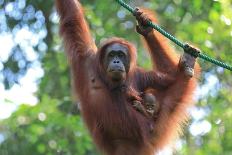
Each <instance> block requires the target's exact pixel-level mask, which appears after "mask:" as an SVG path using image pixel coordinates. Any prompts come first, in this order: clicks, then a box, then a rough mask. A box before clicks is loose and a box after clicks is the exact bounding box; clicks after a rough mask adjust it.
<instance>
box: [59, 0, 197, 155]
mask: <svg viewBox="0 0 232 155" xmlns="http://www.w3.org/2000/svg"><path fill="white" fill-rule="evenodd" d="M56 6H57V10H58V13H59V15H60V25H61V35H62V37H63V39H64V43H65V49H66V53H67V56H68V58H69V60H70V64H71V68H72V75H73V79H74V87H75V89H76V94H77V95H78V97H79V99H80V101H81V107H82V115H83V118H84V121H85V123H86V125H87V127H88V129H89V131H90V134H91V135H92V137H93V139H94V142H95V144H96V145H97V146H98V148H99V149H100V150H102V151H103V152H104V153H105V154H107V155H153V154H154V152H157V151H159V150H160V149H162V148H163V147H164V146H165V145H167V144H170V142H172V140H173V139H174V138H176V137H177V136H178V135H179V132H180V131H181V126H182V125H183V124H184V123H185V122H186V120H187V117H186V114H187V108H189V106H191V105H192V103H191V99H192V95H193V91H194V89H195V87H196V83H197V80H196V77H193V78H191V79H190V78H189V77H186V76H185V75H184V73H183V71H182V70H181V69H180V68H179V66H178V61H179V58H178V56H177V55H176V54H175V52H174V51H173V50H172V49H171V48H170V47H169V46H168V44H167V43H166V42H165V40H164V39H163V37H162V36H161V35H159V34H157V33H156V32H155V31H154V32H152V33H150V34H149V35H148V36H146V37H145V38H144V39H145V41H146V43H147V46H148V48H149V51H150V54H151V57H152V62H153V63H154V69H153V70H152V71H149V72H148V71H145V70H143V69H141V68H139V67H137V66H136V49H135V48H134V46H133V45H132V44H130V43H129V42H127V41H125V40H123V39H120V38H113V39H111V40H108V41H107V42H105V43H104V44H103V45H102V47H101V48H99V49H96V46H95V44H94V43H93V42H92V39H91V36H90V32H89V28H88V25H87V23H86V21H85V19H84V13H83V11H82V7H81V4H80V2H79V1H76V0H65V1H64V0H56ZM151 18H153V16H152V17H151ZM154 20H156V18H154ZM113 43H120V44H123V45H126V46H127V47H128V50H129V55H130V58H131V59H130V60H131V62H130V63H131V65H130V70H129V72H128V74H127V79H126V82H125V84H124V85H123V86H122V87H119V88H113V87H112V86H111V85H110V84H109V81H108V79H107V77H106V74H105V72H104V70H103V69H102V67H101V63H102V58H101V55H102V54H103V55H104V48H105V47H106V46H108V45H111V44H113ZM197 68H198V65H196V68H195V70H197ZM147 89H154V90H155V93H154V95H155V96H156V98H157V99H158V102H159V104H160V111H159V114H158V117H157V119H154V120H151V119H148V118H146V117H144V116H143V115H141V114H140V113H139V112H137V111H136V110H135V109H134V108H133V107H132V105H131V103H130V102H129V101H128V100H127V98H128V94H130V95H132V96H133V95H135V96H136V95H137V92H144V91H145V90H147Z"/></svg>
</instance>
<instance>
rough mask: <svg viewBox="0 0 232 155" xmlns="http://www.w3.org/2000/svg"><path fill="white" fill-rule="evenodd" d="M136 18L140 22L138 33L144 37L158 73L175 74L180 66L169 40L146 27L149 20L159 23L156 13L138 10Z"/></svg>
mask: <svg viewBox="0 0 232 155" xmlns="http://www.w3.org/2000/svg"><path fill="white" fill-rule="evenodd" d="M135 16H136V18H137V20H138V22H139V25H138V26H137V31H138V32H139V33H140V34H142V35H143V39H144V40H145V42H146V45H147V47H148V49H149V51H150V55H151V59H152V62H153V65H154V68H155V69H156V71H159V72H162V73H167V74H175V73H176V71H177V66H178V56H177V54H176V53H175V52H174V51H173V50H172V48H170V47H169V46H168V44H167V40H165V38H164V37H163V36H162V35H161V34H159V33H158V32H156V31H155V30H153V29H152V28H149V27H146V26H144V25H146V24H147V21H148V20H151V21H153V22H157V19H156V17H155V15H154V13H153V12H151V11H149V10H146V9H137V12H136V13H135Z"/></svg>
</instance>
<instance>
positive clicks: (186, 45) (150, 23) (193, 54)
mask: <svg viewBox="0 0 232 155" xmlns="http://www.w3.org/2000/svg"><path fill="white" fill-rule="evenodd" d="M116 1H117V2H118V3H119V4H120V5H121V6H122V7H124V8H126V9H127V10H128V11H130V12H131V13H134V11H135V9H134V8H132V7H131V6H129V5H128V4H126V3H125V2H124V1H123V0H116ZM148 26H150V27H152V28H154V29H155V30H156V31H158V32H159V33H161V34H162V35H164V36H165V37H166V38H168V39H169V40H171V41H172V42H174V43H175V44H176V45H178V46H180V47H181V48H183V49H184V51H185V52H188V50H186V48H187V47H189V45H188V44H186V43H182V42H181V41H179V40H178V39H177V38H176V37H174V36H172V35H171V34H169V33H168V32H167V31H165V30H164V29H162V28H161V27H160V26H159V25H157V24H154V23H152V22H151V21H149V22H148ZM188 53H189V54H191V55H192V56H194V57H199V58H201V59H203V60H206V61H208V62H211V63H213V64H215V65H217V66H220V67H223V68H225V69H228V70H230V71H232V66H231V65H228V64H226V63H224V62H221V61H218V60H216V59H213V58H210V57H209V56H207V55H205V54H203V53H201V52H200V51H199V53H197V54H196V53H193V52H188Z"/></svg>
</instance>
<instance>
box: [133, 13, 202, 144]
mask: <svg viewBox="0 0 232 155" xmlns="http://www.w3.org/2000/svg"><path fill="white" fill-rule="evenodd" d="M144 13H145V14H144ZM149 15H150V16H149ZM135 16H136V17H137V19H138V21H139V26H138V27H137V31H138V32H139V33H140V34H142V35H143V37H144V40H145V42H146V43H147V46H148V48H149V51H150V54H151V57H152V62H153V63H154V67H155V70H153V71H151V73H152V74H151V73H150V75H149V74H148V73H149V72H147V73H146V74H147V75H146V74H145V75H146V76H145V77H146V78H147V79H152V80H150V81H153V82H150V81H148V80H147V82H148V83H147V84H146V87H149V85H150V86H152V85H154V84H153V83H154V82H158V83H159V84H163V83H164V84H166V87H165V89H163V90H158V91H157V94H155V95H156V97H157V98H158V101H159V104H160V111H159V114H158V116H157V120H156V121H155V127H154V130H155V131H154V132H155V133H156V135H157V137H156V139H157V140H155V145H156V146H157V147H158V148H161V147H163V145H164V144H166V142H168V141H169V140H170V138H176V136H177V135H178V132H180V131H181V125H183V123H185V121H186V120H187V117H186V116H187V110H188V108H189V107H190V106H191V105H192V98H193V95H194V90H195V88H196V84H197V75H198V74H199V65H198V64H195V58H193V57H191V56H186V55H184V59H183V60H182V61H179V58H178V56H177V54H175V52H174V51H173V50H172V49H171V48H170V47H169V46H168V44H167V43H166V41H165V40H164V37H163V36H161V35H160V34H159V33H157V32H155V31H154V30H153V29H152V28H149V27H146V26H144V25H146V22H147V20H152V21H155V22H156V19H155V18H154V16H153V15H152V14H151V13H149V14H148V13H147V12H144V11H142V12H141V11H140V10H138V11H137V14H136V15H135ZM179 62H180V63H179ZM186 64H187V66H190V67H192V68H193V69H194V71H195V76H193V77H191V76H189V75H190V74H186V72H185V66H186ZM194 64H195V65H194ZM159 72H161V73H163V74H164V75H166V77H165V76H163V77H161V78H160V79H159V78H155V77H156V76H155V75H157V74H158V73H159ZM169 79H171V80H169ZM144 81H145V80H144ZM167 81H171V82H167ZM153 88H154V89H155V87H153Z"/></svg>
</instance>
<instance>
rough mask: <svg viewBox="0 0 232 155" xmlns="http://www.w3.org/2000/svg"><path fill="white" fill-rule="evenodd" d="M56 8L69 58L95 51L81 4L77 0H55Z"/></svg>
mask: <svg viewBox="0 0 232 155" xmlns="http://www.w3.org/2000/svg"><path fill="white" fill-rule="evenodd" d="M56 8H57V11H58V14H59V15H60V32H61V35H62V37H63V39H64V42H65V48H66V51H67V55H68V57H69V59H70V60H72V59H74V58H75V55H76V54H77V53H78V54H80V55H88V54H87V53H88V52H90V51H95V50H96V46H95V44H94V43H93V41H92V38H91V35H90V31H89V26H88V25H87V23H86V20H85V18H84V13H83V9H82V6H81V4H80V2H79V1H77V0H56Z"/></svg>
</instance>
